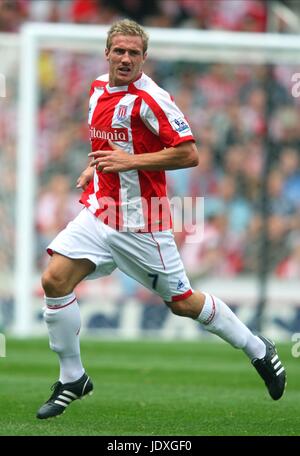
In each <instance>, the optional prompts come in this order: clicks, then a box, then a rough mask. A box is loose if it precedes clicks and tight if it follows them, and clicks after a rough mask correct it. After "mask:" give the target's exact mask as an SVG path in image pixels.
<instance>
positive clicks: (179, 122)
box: [171, 117, 190, 133]
mask: <svg viewBox="0 0 300 456" xmlns="http://www.w3.org/2000/svg"><path fill="white" fill-rule="evenodd" d="M171 124H172V126H173V128H174V130H176V131H178V133H181V132H182V131H184V130H188V129H189V128H190V127H189V125H188V123H187V122H186V120H185V119H184V118H183V117H179V118H178V119H174V120H172V121H171Z"/></svg>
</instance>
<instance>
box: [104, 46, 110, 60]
mask: <svg viewBox="0 0 300 456" xmlns="http://www.w3.org/2000/svg"><path fill="white" fill-rule="evenodd" d="M108 54H109V49H107V48H105V58H106V60H108V59H109V57H108Z"/></svg>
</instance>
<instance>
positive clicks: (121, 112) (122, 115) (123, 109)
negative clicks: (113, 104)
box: [117, 105, 127, 120]
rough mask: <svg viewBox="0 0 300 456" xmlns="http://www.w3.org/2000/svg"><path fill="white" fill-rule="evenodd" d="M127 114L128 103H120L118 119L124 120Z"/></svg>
mask: <svg viewBox="0 0 300 456" xmlns="http://www.w3.org/2000/svg"><path fill="white" fill-rule="evenodd" d="M126 116H127V106H126V105H120V106H119V107H118V112H117V119H118V120H124V119H125V117H126Z"/></svg>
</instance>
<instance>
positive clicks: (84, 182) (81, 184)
mask: <svg viewBox="0 0 300 456" xmlns="http://www.w3.org/2000/svg"><path fill="white" fill-rule="evenodd" d="M93 175H94V168H93V167H92V166H91V165H89V166H88V167H87V168H86V169H85V170H84V171H83V172H82V173H81V174H80V176H79V177H78V179H77V185H76V188H82V190H85V189H86V187H87V186H88V185H89V183H90V182H91V180H92V179H93Z"/></svg>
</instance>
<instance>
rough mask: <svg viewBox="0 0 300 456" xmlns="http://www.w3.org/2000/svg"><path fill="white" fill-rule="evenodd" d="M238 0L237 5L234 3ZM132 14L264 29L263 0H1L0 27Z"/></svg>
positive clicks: (144, 19) (101, 20)
mask: <svg viewBox="0 0 300 456" xmlns="http://www.w3.org/2000/svg"><path fill="white" fill-rule="evenodd" d="M237 3H238V7H237ZM120 17H131V18H132V19H134V20H137V21H138V22H140V23H142V24H143V25H147V26H153V27H178V26H180V27H195V28H201V29H224V30H238V31H255V32H264V31H265V30H266V26H267V2H265V1H263V0H242V1H241V0H40V1H39V0H0V31H1V30H3V31H14V32H15V31H18V29H19V27H20V25H21V24H22V23H23V22H24V21H25V20H26V21H28V20H30V21H44V22H75V23H85V24H109V23H111V22H112V21H114V20H116V19H118V18H120Z"/></svg>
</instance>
